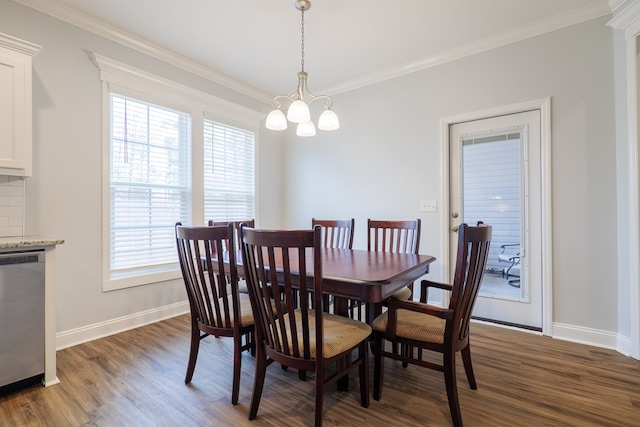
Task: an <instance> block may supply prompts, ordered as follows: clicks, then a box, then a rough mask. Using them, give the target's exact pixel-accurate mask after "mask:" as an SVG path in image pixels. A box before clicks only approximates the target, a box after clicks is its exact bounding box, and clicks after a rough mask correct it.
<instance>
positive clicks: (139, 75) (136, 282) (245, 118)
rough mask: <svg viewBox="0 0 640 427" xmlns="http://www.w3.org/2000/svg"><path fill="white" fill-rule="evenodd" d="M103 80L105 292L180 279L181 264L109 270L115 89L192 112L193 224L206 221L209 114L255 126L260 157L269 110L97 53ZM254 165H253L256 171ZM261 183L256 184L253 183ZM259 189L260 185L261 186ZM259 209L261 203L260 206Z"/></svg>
mask: <svg viewBox="0 0 640 427" xmlns="http://www.w3.org/2000/svg"><path fill="white" fill-rule="evenodd" d="M92 59H93V61H94V63H95V64H96V65H97V67H98V69H99V72H100V80H101V81H102V135H101V137H102V187H101V188H102V246H101V247H102V267H101V269H102V291H103V292H107V291H113V290H118V289H125V288H130V287H134V286H140V285H147V284H151V283H157V282H164V281H168V280H175V279H179V278H180V277H181V273H180V270H179V268H178V264H177V258H176V264H175V268H171V269H168V270H166V271H160V272H151V273H148V272H146V273H141V274H137V275H129V276H126V277H117V278H113V277H111V269H110V245H111V240H110V199H109V197H110V166H111V156H110V136H111V135H110V133H111V126H110V121H111V106H110V95H111V92H116V93H118V94H121V95H126V96H132V97H135V98H137V99H140V100H143V101H146V102H151V103H157V104H160V105H164V106H167V107H170V108H175V109H177V110H181V111H185V112H187V113H189V114H191V126H192V128H191V162H192V167H191V169H192V170H191V173H192V180H191V181H192V189H191V190H192V209H191V212H192V213H191V223H192V224H203V223H204V220H205V218H204V212H203V211H204V183H203V182H201V181H203V166H202V165H200V163H201V162H200V160H201V159H202V155H203V152H204V148H203V122H204V118H205V117H207V118H213V117H215V118H216V120H218V121H220V122H222V123H227V124H230V125H233V126H239V127H242V128H244V129H247V130H250V131H252V132H254V134H255V150H256V152H255V159H256V160H254V161H256V163H257V157H258V145H259V144H258V129H259V125H260V121H261V120H262V119H263V118H264V114H263V113H262V112H259V111H255V110H252V109H250V108H247V107H244V106H241V105H238V104H235V103H232V102H229V101H226V100H224V99H221V98H218V97H216V96H213V95H210V94H208V93H205V92H202V91H199V90H196V89H193V88H191V87H189V86H185V85H182V84H180V83H176V82H174V81H171V80H167V79H164V78H162V77H159V76H157V75H154V74H152V73H148V72H146V71H142V70H139V69H136V68H134V67H130V66H128V65H126V64H123V63H120V62H118V61H114V60H112V59H110V58H107V57H104V56H102V55H99V54H96V53H93V54H92ZM256 166H257V165H254V170H257V167H256ZM254 185H256V187H257V179H256V183H254ZM256 190H257V189H256ZM256 210H257V208H256Z"/></svg>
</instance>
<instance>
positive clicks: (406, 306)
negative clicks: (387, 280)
mask: <svg viewBox="0 0 640 427" xmlns="http://www.w3.org/2000/svg"><path fill="white" fill-rule="evenodd" d="M388 309H389V310H388V313H387V316H388V319H387V330H386V334H387V336H388V337H389V338H390V339H392V340H393V339H395V337H396V328H397V324H398V310H409V311H415V312H418V313H424V314H430V315H432V316H435V317H438V318H440V319H453V316H454V314H455V312H454V311H453V310H451V309H449V308H441V307H436V306H435V305H429V304H424V303H421V302H417V301H402V300H397V299H394V298H392V299H390V300H389V307H388Z"/></svg>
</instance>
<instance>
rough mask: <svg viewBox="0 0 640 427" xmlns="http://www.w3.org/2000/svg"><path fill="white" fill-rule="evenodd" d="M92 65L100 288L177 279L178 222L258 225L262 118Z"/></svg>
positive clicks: (113, 67)
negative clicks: (99, 174) (253, 221)
mask: <svg viewBox="0 0 640 427" xmlns="http://www.w3.org/2000/svg"><path fill="white" fill-rule="evenodd" d="M93 57H94V61H95V63H96V64H97V65H98V68H99V69H100V78H101V80H102V83H103V85H102V87H103V119H102V120H103V123H104V126H103V129H104V134H103V165H104V166H103V170H104V171H105V172H104V175H103V191H102V192H103V221H102V228H103V232H102V239H103V242H102V247H103V251H102V252H103V256H102V278H103V286H102V289H103V291H111V290H116V289H122V288H127V287H132V286H138V285H144V284H150V283H156V282H161V281H167V280H174V279H179V278H180V277H181V274H180V270H179V266H178V259H177V254H176V248H175V231H174V226H175V223H176V222H178V221H180V222H182V223H183V224H204V223H205V222H206V220H208V219H215V220H216V221H224V220H230V219H236V218H238V219H250V218H254V217H255V178H254V158H255V130H256V129H257V128H258V124H259V122H260V120H261V119H262V118H263V114H262V113H261V112H258V111H253V110H250V109H247V108H245V107H242V106H240V105H237V104H233V103H231V102H228V101H225V100H222V99H220V98H217V97H214V96H211V95H209V94H206V93H203V92H200V91H197V90H194V89H193V88H190V87H187V86H183V85H180V84H178V83H176V82H173V81H170V80H166V79H163V78H161V77H159V76H155V75H152V74H149V73H146V72H145V71H142V70H137V69H133V68H131V67H129V66H127V65H126V64H122V63H119V62H116V61H113V60H111V59H109V58H105V57H103V56H100V55H98V54H93ZM214 117H215V119H213V118H214Z"/></svg>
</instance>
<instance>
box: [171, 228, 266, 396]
mask: <svg viewBox="0 0 640 427" xmlns="http://www.w3.org/2000/svg"><path fill="white" fill-rule="evenodd" d="M175 233H176V245H177V249H178V260H179V262H180V269H181V270H182V278H183V280H184V285H185V288H186V290H187V297H188V300H189V308H190V313H191V348H190V351H189V362H188V364H187V374H186V376H185V379H184V382H185V383H189V382H191V379H192V378H193V372H194V370H195V367H196V360H197V358H198V351H199V348H200V340H202V339H203V338H206V337H207V336H209V335H213V336H215V337H232V338H233V343H234V344H233V389H232V391H231V403H232V404H234V405H235V404H236V403H238V393H239V390H240V368H241V362H242V357H241V354H242V351H244V350H251V349H253V348H254V339H253V332H254V321H253V312H252V310H251V301H250V299H249V295H248V294H241V293H240V292H239V291H238V272H237V263H236V253H237V252H236V249H235V248H236V246H235V243H234V234H235V230H234V226H233V224H227V225H226V226H225V225H221V226H211V227H185V226H182V224H181V223H180V222H178V223H176V226H175ZM224 253H226V254H227V256H228V263H224V262H220V263H218V262H217V259H216V257H217V254H224ZM243 338H244V341H243Z"/></svg>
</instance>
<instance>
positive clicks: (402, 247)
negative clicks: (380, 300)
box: [367, 219, 421, 300]
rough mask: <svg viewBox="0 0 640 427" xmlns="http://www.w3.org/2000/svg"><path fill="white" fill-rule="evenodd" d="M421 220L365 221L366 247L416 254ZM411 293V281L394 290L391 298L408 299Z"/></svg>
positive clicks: (372, 249)
mask: <svg viewBox="0 0 640 427" xmlns="http://www.w3.org/2000/svg"><path fill="white" fill-rule="evenodd" d="M420 227H421V220H420V219H416V220H415V221H385V220H373V219H369V220H368V221H367V249H368V250H370V251H376V252H395V253H406V254H417V253H418V250H419V249H420ZM412 295H413V283H410V284H408V285H407V286H406V287H404V288H402V289H400V290H399V291H396V292H395V293H394V294H393V295H391V298H395V299H399V300H409V299H411V297H412Z"/></svg>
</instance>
